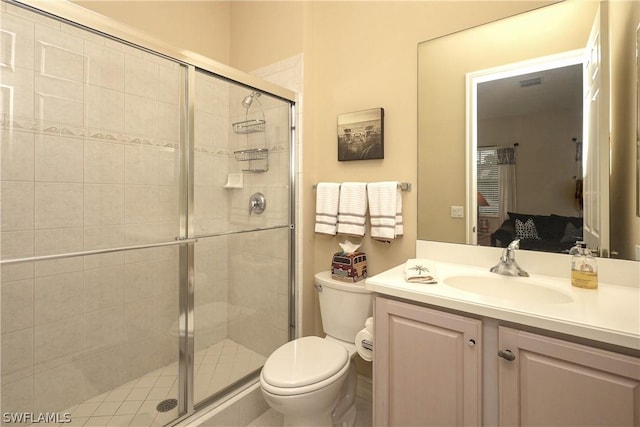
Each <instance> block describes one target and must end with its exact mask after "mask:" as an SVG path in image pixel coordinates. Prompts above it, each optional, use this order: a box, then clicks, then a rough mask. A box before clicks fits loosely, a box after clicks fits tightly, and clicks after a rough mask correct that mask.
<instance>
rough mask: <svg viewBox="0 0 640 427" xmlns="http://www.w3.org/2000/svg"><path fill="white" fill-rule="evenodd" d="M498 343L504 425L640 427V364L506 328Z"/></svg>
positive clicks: (602, 351)
mask: <svg viewBox="0 0 640 427" xmlns="http://www.w3.org/2000/svg"><path fill="white" fill-rule="evenodd" d="M498 341H499V344H498V345H499V347H500V349H501V350H502V351H505V352H506V350H509V352H510V353H507V355H509V356H507V359H511V358H513V360H507V359H505V358H502V359H501V360H500V361H499V365H498V378H499V387H498V390H499V398H498V399H499V419H500V425H502V426H519V425H523V426H553V425H555V426H570V425H574V426H587V425H592V426H638V425H640V359H638V358H635V357H630V356H626V355H622V354H618V353H613V352H610V351H605V350H601V349H597V348H593V347H589V346H585V345H579V344H574V343H570V342H567V341H563V340H559V339H555V338H549V337H546V336H542V335H537V334H532V333H529V332H525V331H521V330H517V329H512V328H506V327H502V326H501V327H499V332H498ZM503 354H504V353H503Z"/></svg>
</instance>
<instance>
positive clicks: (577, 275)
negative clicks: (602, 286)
mask: <svg viewBox="0 0 640 427" xmlns="http://www.w3.org/2000/svg"><path fill="white" fill-rule="evenodd" d="M575 248H576V250H575V251H572V252H573V257H572V258H571V285H573V286H576V287H578V288H584V289H596V288H597V287H598V266H597V265H596V259H595V258H594V257H593V255H591V251H590V250H589V249H588V248H587V244H586V243H584V242H579V243H578V244H577V245H576V247H575Z"/></svg>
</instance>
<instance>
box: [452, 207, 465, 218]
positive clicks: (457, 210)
mask: <svg viewBox="0 0 640 427" xmlns="http://www.w3.org/2000/svg"><path fill="white" fill-rule="evenodd" d="M451 218H464V206H451Z"/></svg>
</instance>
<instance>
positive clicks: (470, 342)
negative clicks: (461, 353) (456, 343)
mask: <svg viewBox="0 0 640 427" xmlns="http://www.w3.org/2000/svg"><path fill="white" fill-rule="evenodd" d="M467 344H469V347H474V346H475V345H476V340H474V339H473V338H472V339H470V340H469V341H467Z"/></svg>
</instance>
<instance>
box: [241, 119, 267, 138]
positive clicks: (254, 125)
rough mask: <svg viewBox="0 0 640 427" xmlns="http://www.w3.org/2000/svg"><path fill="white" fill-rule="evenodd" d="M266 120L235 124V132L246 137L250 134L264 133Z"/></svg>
mask: <svg viewBox="0 0 640 427" xmlns="http://www.w3.org/2000/svg"><path fill="white" fill-rule="evenodd" d="M264 125H265V121H264V120H259V119H255V120H245V121H243V122H236V123H233V132H234V133H238V134H242V135H246V134H249V133H258V132H264Z"/></svg>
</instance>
